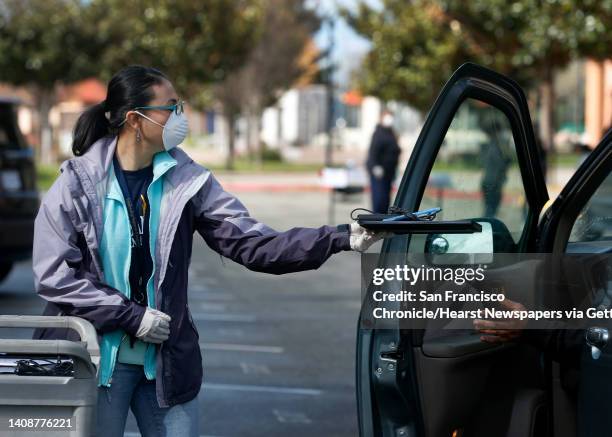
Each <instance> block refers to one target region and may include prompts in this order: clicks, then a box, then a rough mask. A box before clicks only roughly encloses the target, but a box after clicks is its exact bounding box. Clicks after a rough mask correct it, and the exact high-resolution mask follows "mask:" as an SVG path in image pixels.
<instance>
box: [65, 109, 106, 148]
mask: <svg viewBox="0 0 612 437" xmlns="http://www.w3.org/2000/svg"><path fill="white" fill-rule="evenodd" d="M105 106H106V101H102V102H100V103H98V104H97V105H93V106H92V107H90V108H89V109H87V110H86V111H85V112H83V113H82V114H81V115H80V117H79V119H78V120H77V123H76V126H75V127H74V135H73V138H74V139H73V140H72V153H74V155H75V156H79V155H82V154H83V153H85V152H86V151H87V149H88V148H89V146H91V145H92V144H93V143H95V142H96V140H98V139H100V138H102V137H103V136H105V135H107V134H108V133H109V128H110V123H109V122H108V119H107V118H106V116H105V115H104V113H105V112H106V108H105Z"/></svg>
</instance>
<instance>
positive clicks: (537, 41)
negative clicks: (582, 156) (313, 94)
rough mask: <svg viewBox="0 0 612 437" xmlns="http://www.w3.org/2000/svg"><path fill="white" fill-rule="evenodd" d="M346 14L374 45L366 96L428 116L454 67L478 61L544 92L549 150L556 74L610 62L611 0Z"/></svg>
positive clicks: (391, 4) (396, 1)
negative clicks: (584, 63) (574, 64)
mask: <svg viewBox="0 0 612 437" xmlns="http://www.w3.org/2000/svg"><path fill="white" fill-rule="evenodd" d="M344 15H345V17H347V19H348V20H349V22H350V23H351V24H352V26H353V27H354V28H355V29H356V30H357V31H358V32H359V33H361V34H362V35H364V36H365V37H367V38H369V39H370V40H371V41H372V44H373V46H372V51H371V52H370V53H369V55H368V56H367V58H366V60H365V63H364V71H363V73H362V74H361V75H360V76H359V77H358V83H359V85H360V87H361V88H362V90H363V91H364V92H367V93H373V94H375V95H377V96H380V97H381V98H383V99H385V100H389V99H395V100H403V101H406V102H408V103H409V104H411V105H413V106H415V107H417V108H419V109H421V110H425V109H427V108H429V106H430V105H431V104H432V102H433V99H434V98H435V95H437V93H438V91H439V90H440V87H441V86H442V85H443V83H444V82H445V80H446V79H447V78H448V76H449V75H450V73H451V72H452V71H453V70H454V69H455V68H457V67H458V66H459V65H460V64H461V63H463V62H465V61H473V62H477V63H479V64H482V65H485V66H488V67H491V68H493V69H495V70H497V71H499V72H501V73H504V74H508V75H510V76H511V77H513V78H515V79H516V80H518V81H519V82H520V83H521V84H522V85H523V86H524V87H526V88H531V87H537V88H538V89H539V94H540V102H541V104H540V116H539V119H540V125H541V131H540V132H541V135H542V137H543V140H544V142H545V144H546V145H547V146H548V147H550V146H551V145H552V136H553V132H554V126H553V117H552V112H553V108H554V100H555V98H554V93H553V87H552V80H553V75H554V72H555V71H556V70H557V69H559V68H562V67H564V66H566V65H567V63H568V62H569V61H570V60H572V59H575V58H577V57H595V58H603V57H606V56H609V53H610V50H609V47H610V44H611V43H612V34H611V33H610V32H609V31H608V30H609V29H610V28H611V26H612V1H611V0H548V1H541V0H517V1H507V0H470V1H469V2H467V1H461V0H410V1H405V0H384V1H383V7H382V8H380V9H378V8H372V7H369V6H367V5H365V4H363V3H361V4H360V5H359V8H358V10H357V11H356V12H350V11H346V10H345V11H344Z"/></svg>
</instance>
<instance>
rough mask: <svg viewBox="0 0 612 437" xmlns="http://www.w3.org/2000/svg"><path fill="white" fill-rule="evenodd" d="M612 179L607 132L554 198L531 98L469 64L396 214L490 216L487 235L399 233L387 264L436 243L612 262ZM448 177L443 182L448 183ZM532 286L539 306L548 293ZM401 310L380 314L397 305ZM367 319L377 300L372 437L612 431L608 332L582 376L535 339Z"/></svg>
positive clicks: (367, 338)
mask: <svg viewBox="0 0 612 437" xmlns="http://www.w3.org/2000/svg"><path fill="white" fill-rule="evenodd" d="M493 147H494V149H492V148H493ZM473 151H479V153H477V154H473V153H472V152H473ZM470 154H471V155H470ZM466 156H467V158H466ZM611 170H612V134H610V133H608V135H607V136H606V137H605V138H604V139H603V140H602V142H601V144H599V146H598V147H597V148H596V149H595V150H594V151H593V152H592V153H591V154H590V155H589V157H588V158H587V159H586V161H585V162H584V163H583V164H582V165H581V166H580V167H579V168H578V170H577V171H576V173H575V174H574V175H573V176H572V178H571V179H570V180H569V182H568V183H567V185H565V187H564V188H563V189H562V191H561V193H560V194H559V195H558V196H557V197H556V198H555V199H554V200H549V193H548V191H547V186H546V183H545V179H544V175H543V172H542V165H541V162H540V153H539V152H538V150H537V145H536V141H535V136H534V129H533V126H532V122H531V118H530V115H529V110H528V106H527V101H526V98H525V95H524V92H523V91H522V89H521V88H520V87H519V86H518V85H517V84H516V83H515V82H514V81H513V80H511V79H509V78H507V77H505V76H502V75H500V74H498V73H496V72H494V71H491V70H488V69H485V68H483V67H480V66H477V65H474V64H465V65H463V66H461V67H460V68H459V69H458V70H457V71H456V72H455V73H454V74H453V76H452V77H451V78H450V80H449V81H448V83H447V84H446V85H445V87H444V88H443V90H442V92H441V93H440V95H439V97H438V98H437V100H436V102H435V104H434V105H433V107H432V108H431V110H430V112H429V115H428V117H427V120H426V122H425V124H424V126H423V129H422V131H421V133H420V136H419V138H418V140H417V142H416V145H415V148H414V151H413V153H412V155H411V157H410V161H409V163H408V165H407V168H406V170H405V173H404V175H403V179H402V183H401V185H400V187H399V190H398V193H397V196H396V198H395V206H396V207H399V208H402V209H405V210H408V211H419V210H423V209H427V208H431V207H437V206H441V207H442V213H441V214H440V215H439V216H438V218H437V219H438V220H441V221H448V220H470V219H476V218H483V217H484V218H486V220H487V222H488V223H490V226H487V227H483V229H482V232H480V233H475V234H465V235H462V236H460V237H457V236H455V237H454V239H453V238H450V237H449V238H443V239H441V240H439V241H443V242H444V244H445V245H440V244H437V245H436V244H434V245H432V244H431V242H432V238H439V237H444V236H443V235H427V234H424V235H417V234H412V235H410V234H408V235H396V236H394V237H393V238H389V239H386V240H385V242H384V244H383V246H382V249H381V252H380V255H379V257H378V263H379V264H378V265H379V266H380V267H392V266H393V265H397V263H398V258H397V256H398V255H397V254H400V255H399V256H400V257H402V256H404V258H403V259H404V260H405V259H406V257H405V255H402V254H424V255H426V254H427V252H428V251H429V250H431V248H432V247H437V248H438V249H439V248H440V247H444V248H447V247H448V246H449V245H451V246H452V245H455V246H456V247H459V248H463V250H464V251H465V252H466V253H470V251H471V252H479V253H480V252H483V251H484V249H483V248H485V249H486V250H487V251H490V252H491V253H572V254H580V255H584V256H591V255H598V256H599V255H605V254H612V176H610V172H611ZM440 180H445V181H446V183H445V184H444V186H443V187H442V186H440V184H439V183H437V181H440ZM436 232H438V233H439V232H440V231H439V230H438V231H436ZM472 238H475V239H477V240H473V241H472V240H471V239H472ZM472 243H474V244H472ZM608 259H610V258H609V257H608ZM404 262H405V261H404ZM603 271H604V274H601V270H599V271H598V272H599V273H598V275H597V276H596V275H595V274H593V275H591V276H588V275H587V276H586V277H584V278H579V280H580V281H584V282H583V284H584V286H585V289H587V288H589V287H590V288H598V289H599V290H601V291H602V292H603V293H605V294H606V295H607V293H610V295H612V266H610V265H608V266H607V270H606V269H604V270H603ZM518 272H519V275H520V276H521V279H522V280H532V281H533V284H536V281H537V280H538V272H537V269H535V268H532V267H529V266H523V267H522V268H521V269H520V270H518ZM561 273H562V272H561ZM533 290H535V292H534V293H535V296H536V298H537V297H538V288H537V287H534V288H533ZM399 305H400V304H398V303H397V302H384V303H383V304H381V305H379V306H383V307H385V308H387V309H389V310H393V309H397V308H399ZM367 317H369V315H368V301H367V299H366V301H365V302H364V307H363V308H362V313H361V316H360V319H361V320H360V324H359V329H358V344H357V379H356V383H357V398H358V409H359V428H360V435H362V436H384V437H415V436H419V437H423V436H424V437H451V436H452V437H469V436H486V437H509V436H520V437H552V436H554V437H565V436H567V437H569V436H576V435H579V436H604V435H610V434H611V433H612V414H610V412H609V408H610V405H612V346H610V344H608V343H607V338H608V335H607V329H606V328H602V329H603V330H602V331H601V332H602V333H603V334H602V335H601V336H600V338H599V340H600V341H599V342H598V343H597V344H596V349H597V348H598V349H597V350H600V351H601V352H602V354H601V356H600V357H599V358H598V359H595V358H593V357H592V356H591V346H592V345H591V343H589V344H587V340H586V339H585V337H584V335H583V336H582V337H580V339H581V344H580V345H579V347H580V351H581V357H580V363H581V364H580V367H579V368H578V369H572V368H568V367H567V366H565V365H564V364H563V363H560V362H558V361H556V360H554V359H552V358H551V357H550V356H548V355H547V354H545V353H543V352H542V351H541V350H538V349H537V348H534V347H532V346H531V345H528V344H524V343H521V342H513V343H511V344H508V343H505V344H501V345H500V344H491V343H486V342H483V341H482V340H481V338H480V335H479V333H478V332H477V331H476V330H467V329H466V330H455V331H453V332H452V333H451V335H446V336H443V337H440V336H436V335H433V334H434V333H435V331H436V328H435V327H434V326H433V325H432V326H429V325H428V326H426V327H425V328H424V329H418V330H417V329H401V327H400V325H399V324H397V323H396V324H395V326H394V327H391V328H390V329H366V328H365V327H364V326H366V325H365V324H364V323H362V322H363V321H364V319H365V318H367ZM604 334H605V335H604ZM593 356H595V355H593Z"/></svg>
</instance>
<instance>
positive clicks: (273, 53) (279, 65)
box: [215, 0, 320, 168]
mask: <svg viewBox="0 0 612 437" xmlns="http://www.w3.org/2000/svg"><path fill="white" fill-rule="evenodd" d="M305 3H306V2H305V1H304V0H267V1H266V2H265V7H264V9H263V13H262V23H261V27H260V32H259V33H258V35H257V39H256V40H255V41H256V42H255V45H254V47H253V49H252V50H251V52H250V53H249V55H248V57H247V59H246V62H245V63H244V65H243V66H242V67H240V68H239V69H237V70H236V71H235V72H234V73H232V74H230V75H229V76H228V77H227V79H226V80H225V81H223V82H222V83H220V84H219V86H218V87H217V90H216V93H215V95H216V96H217V98H218V100H219V101H220V103H221V105H222V107H223V112H224V115H225V117H226V119H227V121H228V131H229V137H228V150H229V153H228V159H227V162H226V166H227V168H232V166H233V158H234V133H235V122H236V120H237V119H238V117H239V116H240V115H245V116H246V117H247V122H248V123H247V125H248V129H247V130H248V136H249V137H254V140H253V142H254V143H255V152H256V157H257V159H258V161H259V162H260V161H261V154H262V151H263V150H262V145H261V141H260V140H259V132H260V130H261V125H260V120H261V115H262V111H263V110H264V108H266V107H267V106H270V105H273V104H274V103H275V102H276V101H277V100H278V98H279V97H280V95H281V94H282V91H283V90H286V89H287V88H290V87H291V86H292V85H293V84H294V83H295V82H296V81H298V80H299V79H301V78H303V77H304V75H305V74H306V73H309V72H311V69H312V67H313V64H314V63H315V62H316V60H317V58H316V57H310V58H307V57H304V56H302V55H303V54H304V52H305V51H306V50H307V49H308V47H309V43H310V42H311V37H312V34H313V33H314V31H315V30H317V29H318V28H319V25H320V20H319V18H318V17H317V15H316V12H315V11H314V10H312V9H310V8H307V7H306V5H305ZM305 59H310V62H307V61H305ZM249 140H251V138H248V139H247V141H249Z"/></svg>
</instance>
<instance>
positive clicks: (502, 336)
mask: <svg viewBox="0 0 612 437" xmlns="http://www.w3.org/2000/svg"><path fill="white" fill-rule="evenodd" d="M500 305H501V306H502V307H503V309H505V310H516V311H524V310H526V308H525V306H524V305H523V304H522V303H520V302H514V301H512V300H510V299H504V300H503V301H502V302H500ZM473 324H474V328H475V329H477V330H478V331H479V332H480V333H481V334H484V335H482V336H481V337H480V340H481V341H484V342H486V343H495V344H497V343H507V342H510V341H513V340H516V339H517V338H519V337H520V336H521V333H522V332H523V329H525V326H526V325H527V320H526V319H525V320H519V319H505V320H482V319H476V320H474V322H473Z"/></svg>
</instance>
